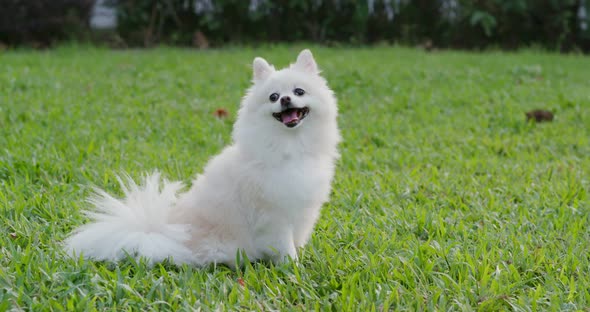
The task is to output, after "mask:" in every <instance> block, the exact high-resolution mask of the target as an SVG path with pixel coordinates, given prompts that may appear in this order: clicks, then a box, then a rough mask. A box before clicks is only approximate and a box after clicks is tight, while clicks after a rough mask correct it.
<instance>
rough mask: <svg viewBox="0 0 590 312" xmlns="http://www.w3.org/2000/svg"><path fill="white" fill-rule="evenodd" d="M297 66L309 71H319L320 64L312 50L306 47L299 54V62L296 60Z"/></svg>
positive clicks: (315, 72)
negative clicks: (317, 62)
mask: <svg viewBox="0 0 590 312" xmlns="http://www.w3.org/2000/svg"><path fill="white" fill-rule="evenodd" d="M295 67H297V68H298V69H300V70H302V71H305V72H307V73H312V74H317V73H319V70H318V64H316V62H315V59H314V58H313V55H312V54H311V51H309V50H308V49H305V50H303V51H301V52H300V53H299V56H298V57H297V62H295Z"/></svg>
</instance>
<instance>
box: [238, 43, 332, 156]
mask: <svg viewBox="0 0 590 312" xmlns="http://www.w3.org/2000/svg"><path fill="white" fill-rule="evenodd" d="M252 67H253V84H252V86H251V87H250V89H249V90H248V92H247V94H246V96H245V97H244V99H243V101H242V106H241V108H240V111H239V114H238V119H237V121H236V125H235V128H234V138H235V140H236V141H237V142H238V141H242V142H243V141H247V142H248V143H250V144H253V143H254V142H253V140H257V141H263V142H264V143H266V144H267V145H269V144H274V145H284V144H280V143H281V142H285V141H286V140H289V138H299V139H297V140H299V141H301V140H300V138H302V137H304V139H305V140H310V141H311V140H315V141H318V142H321V141H322V137H325V138H326V140H328V141H330V142H332V141H333V142H335V143H337V141H338V139H339V136H338V129H337V124H336V117H337V107H336V99H335V97H334V94H333V92H332V90H330V88H329V87H328V85H327V83H326V80H325V79H324V78H323V77H321V76H320V74H319V73H320V71H319V69H318V66H317V64H316V61H315V59H314V57H313V55H312V54H311V52H310V51H309V50H303V51H301V53H299V56H298V57H297V61H296V62H295V63H293V64H291V65H290V66H289V67H286V68H283V69H280V70H275V68H274V67H273V66H272V65H270V64H269V63H268V62H267V61H266V60H264V59H263V58H260V57H257V58H255V59H254V62H253V65H252ZM277 141H281V142H277ZM273 142H274V143H273ZM287 143H288V142H287ZM329 145H330V146H332V145H334V144H329Z"/></svg>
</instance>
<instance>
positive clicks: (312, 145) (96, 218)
mask: <svg viewBox="0 0 590 312" xmlns="http://www.w3.org/2000/svg"><path fill="white" fill-rule="evenodd" d="M295 88H302V89H304V90H305V94H304V95H303V96H296V95H294V94H293V90H294V89H295ZM275 92H276V93H279V94H280V95H281V96H284V95H288V96H290V98H291V99H292V102H293V105H294V106H296V107H303V106H307V107H308V108H309V110H310V111H309V114H308V116H307V117H306V118H305V119H303V120H302V121H301V123H300V124H298V125H297V126H296V127H294V128H288V127H286V126H285V125H284V124H283V123H281V122H279V121H277V120H276V119H275V118H273V116H272V113H274V112H280V110H281V107H280V101H276V102H274V103H273V102H271V101H270V100H269V95H270V94H272V93H275ZM336 117H337V106H336V99H335V98H334V95H333V93H332V91H331V90H330V89H329V88H328V86H327V84H326V81H325V80H324V79H323V78H322V77H321V76H319V70H318V67H317V64H316V62H315V60H314V58H313V56H312V54H311V52H310V51H309V50H304V51H302V52H301V53H300V54H299V57H298V58H297V61H296V62H295V63H294V64H292V65H291V66H290V67H288V68H285V69H282V70H278V71H277V70H275V69H274V67H272V66H271V65H269V64H268V63H267V62H266V61H265V60H264V59H262V58H256V59H254V62H253V85H252V87H251V88H250V89H249V90H248V92H247V94H246V96H245V97H244V99H243V101H242V105H241V107H240V110H239V113H238V118H237V121H236V123H235V125H234V131H233V141H234V142H233V144H232V145H230V146H228V147H226V148H225V149H224V150H223V151H222V152H221V154H219V155H217V156H216V157H214V158H213V159H211V160H210V162H209V163H208V164H207V166H206V167H205V169H204V171H203V174H201V175H199V176H197V178H196V179H195V180H194V183H193V185H192V187H191V188H190V189H189V190H188V191H187V192H186V193H182V194H179V191H180V190H181V188H182V185H181V184H180V183H170V182H166V181H164V182H163V185H160V176H159V174H158V173H155V174H152V175H150V176H146V178H145V181H144V182H143V183H142V184H141V186H138V185H137V184H135V183H134V182H133V181H132V180H131V179H126V180H127V181H121V184H122V185H123V187H124V191H125V198H124V199H115V198H113V197H111V196H110V195H108V194H106V193H105V192H104V191H101V190H97V194H96V196H94V197H93V198H91V203H92V204H93V206H94V207H95V211H93V212H89V213H88V215H89V216H90V218H91V219H92V221H91V223H89V224H86V225H83V226H81V227H80V228H78V229H77V230H76V231H75V232H74V233H73V234H72V235H71V236H70V237H69V238H68V239H67V240H66V250H67V251H68V252H69V253H70V254H72V255H75V256H78V255H82V256H84V257H85V258H90V259H96V260H119V259H121V258H123V257H125V256H127V255H131V256H135V257H145V258H147V259H148V260H149V261H161V260H163V259H167V258H170V259H171V260H172V261H174V262H175V263H190V264H195V265H206V264H209V263H225V264H228V265H230V266H233V265H234V264H235V259H236V255H237V252H238V251H243V252H245V253H246V255H247V256H248V258H249V259H250V260H256V259H268V260H272V261H282V260H284V259H285V258H286V257H291V258H293V259H296V258H297V248H298V247H301V246H303V245H305V243H306V242H307V240H308V239H309V237H310V234H311V232H312V230H313V226H314V224H315V222H316V220H317V218H318V216H319V212H320V208H321V206H322V204H323V203H324V202H326V201H327V200H328V197H329V194H330V184H331V181H332V178H333V175H334V162H335V160H336V159H337V158H338V152H337V144H338V142H339V140H340V136H339V131H338V126H337V122H336Z"/></svg>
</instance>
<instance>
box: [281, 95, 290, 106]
mask: <svg viewBox="0 0 590 312" xmlns="http://www.w3.org/2000/svg"><path fill="white" fill-rule="evenodd" d="M289 105H291V98H290V97H288V96H283V97H282V98H281V106H282V107H289Z"/></svg>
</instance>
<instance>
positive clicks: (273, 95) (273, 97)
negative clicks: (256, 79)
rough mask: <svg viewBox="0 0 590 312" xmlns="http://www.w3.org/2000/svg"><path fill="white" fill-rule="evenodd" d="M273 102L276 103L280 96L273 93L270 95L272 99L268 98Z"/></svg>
mask: <svg viewBox="0 0 590 312" xmlns="http://www.w3.org/2000/svg"><path fill="white" fill-rule="evenodd" d="M268 99H269V100H270V101H271V102H276V101H277V100H278V99H279V94H278V93H273V94H271V95H270V97H269V98H268Z"/></svg>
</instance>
